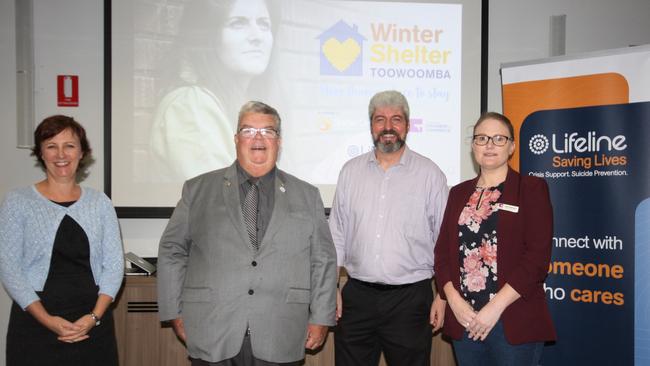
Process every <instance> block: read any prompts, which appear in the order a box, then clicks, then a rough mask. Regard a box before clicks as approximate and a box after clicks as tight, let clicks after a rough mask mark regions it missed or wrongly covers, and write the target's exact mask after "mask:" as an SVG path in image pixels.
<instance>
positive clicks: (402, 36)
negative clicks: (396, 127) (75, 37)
mask: <svg viewBox="0 0 650 366" xmlns="http://www.w3.org/2000/svg"><path fill="white" fill-rule="evenodd" d="M109 4H110V8H111V11H110V14H111V22H110V32H109V34H110V42H109V43H110V47H111V49H110V51H111V52H110V55H111V57H110V60H109V61H110V75H111V77H110V78H109V80H108V81H107V83H110V86H109V87H110V89H109V90H110V98H108V100H109V102H108V104H110V107H109V110H110V114H109V115H110V118H109V121H106V123H107V125H108V126H109V127H108V129H107V131H108V134H109V137H110V143H109V144H107V145H108V147H109V150H110V152H109V153H108V154H107V156H110V164H107V166H108V168H107V169H108V170H107V193H109V195H110V196H111V198H112V200H113V203H114V205H115V206H116V207H118V213H119V212H120V209H122V211H123V212H125V209H127V210H126V211H129V209H130V211H129V212H134V211H133V210H136V211H137V212H140V213H141V214H140V215H139V216H142V217H147V216H156V215H148V214H147V212H154V211H155V210H156V209H158V208H170V207H173V206H175V205H176V203H177V201H178V199H179V198H180V194H181V187H182V184H183V182H184V181H185V180H186V179H188V178H191V177H193V176H196V175H198V174H201V173H204V172H207V171H210V170H214V169H219V168H223V167H226V166H229V165H230V164H232V163H233V161H234V159H235V147H234V134H235V132H236V124H237V112H238V110H239V108H240V107H241V105H242V104H243V103H244V102H245V101H247V100H251V99H254V100H260V101H263V102H265V103H268V104H270V105H272V106H273V107H275V108H276V109H277V110H278V111H279V113H280V116H281V117H282V133H281V136H282V148H281V154H280V158H279V161H278V166H279V167H280V168H281V169H284V170H286V171H287V172H289V173H291V174H293V175H295V176H297V177H299V178H301V179H303V180H306V181H308V182H310V183H312V184H314V185H316V186H317V187H319V189H320V191H321V196H322V197H323V201H324V203H325V206H326V207H328V206H330V205H331V202H332V199H333V195H334V190H335V187H336V181H337V177H338V173H339V170H340V168H341V167H342V165H343V164H344V163H345V162H346V161H347V160H349V159H351V158H353V157H355V156H358V155H359V154H363V153H365V152H368V151H370V150H372V148H373V144H372V139H371V136H370V130H369V118H368V101H369V99H370V97H371V96H372V95H373V94H374V93H376V92H377V91H381V90H385V89H395V90H399V91H401V92H402V93H403V94H404V95H405V96H406V97H407V99H408V101H409V103H410V109H411V120H410V132H409V134H408V137H407V144H408V145H409V147H410V148H411V149H413V150H415V151H417V152H419V153H420V154H423V155H425V156H427V157H429V158H431V159H432V160H433V161H435V162H436V163H437V164H438V165H439V166H440V167H441V168H442V170H443V171H444V172H445V174H446V176H447V180H448V183H449V185H453V184H456V183H458V182H459V181H460V178H461V121H467V120H469V119H474V118H475V117H476V116H477V115H478V113H479V109H480V85H481V81H480V70H481V1H480V0H474V1H469V0H466V1H438V2H436V3H431V2H413V1H411V2H383V1H382V2H378V1H326V0H318V1H317V0H285V1H278V0H276V1H273V0H267V1H264V0H238V1H219V0H167V1H155V0H112V1H111V2H110V3H109ZM107 67H109V66H107ZM414 183H416V182H414ZM152 209H153V210H152ZM148 210H149V211H148ZM163 211H164V212H168V211H165V210H163ZM158 212H160V211H158ZM121 216H122V217H124V216H125V215H121ZM136 216H138V215H136Z"/></svg>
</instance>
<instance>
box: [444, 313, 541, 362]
mask: <svg viewBox="0 0 650 366" xmlns="http://www.w3.org/2000/svg"><path fill="white" fill-rule="evenodd" d="M467 335H468V333H467V331H465V332H464V333H463V338H462V339H461V340H459V341H457V340H454V352H455V353H456V361H457V362H458V365H459V366H474V365H477V366H479V365H480V366H537V365H538V364H539V360H540V358H541V357H542V349H543V348H544V342H533V343H524V344H518V345H512V344H510V343H508V341H507V340H506V337H505V334H504V332H503V323H501V321H500V320H499V321H498V322H497V324H496V325H495V326H494V328H492V331H491V332H490V334H488V336H487V338H485V340H484V341H474V340H471V339H470V338H468V337H467Z"/></svg>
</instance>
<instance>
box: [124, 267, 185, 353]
mask: <svg viewBox="0 0 650 366" xmlns="http://www.w3.org/2000/svg"><path fill="white" fill-rule="evenodd" d="M114 316H115V333H116V336H117V349H118V353H119V358H120V365H121V366H183V365H190V361H189V360H188V358H187V353H186V351H185V346H184V345H183V344H182V343H181V342H180V341H179V340H178V339H177V338H176V335H175V334H174V331H173V330H172V329H171V327H169V326H165V325H162V324H161V323H160V320H159V319H158V302H157V295H156V278H155V277H153V276H127V277H126V278H125V281H124V286H123V288H122V290H121V291H120V294H119V295H118V297H117V301H116V306H115V312H114Z"/></svg>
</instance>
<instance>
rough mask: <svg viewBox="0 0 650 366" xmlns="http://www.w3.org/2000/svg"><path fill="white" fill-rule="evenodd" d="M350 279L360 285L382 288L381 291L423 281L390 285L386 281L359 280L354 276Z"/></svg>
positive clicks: (397, 288) (409, 285)
mask: <svg viewBox="0 0 650 366" xmlns="http://www.w3.org/2000/svg"><path fill="white" fill-rule="evenodd" d="M350 281H352V282H354V283H358V284H359V285H362V286H365V287H370V288H374V289H375V290H380V291H389V290H399V289H402V288H407V287H411V286H413V285H415V284H416V283H419V282H421V281H418V282H413V283H405V284H401V285H388V284H385V283H376V282H366V281H361V280H357V279H356V278H352V277H350Z"/></svg>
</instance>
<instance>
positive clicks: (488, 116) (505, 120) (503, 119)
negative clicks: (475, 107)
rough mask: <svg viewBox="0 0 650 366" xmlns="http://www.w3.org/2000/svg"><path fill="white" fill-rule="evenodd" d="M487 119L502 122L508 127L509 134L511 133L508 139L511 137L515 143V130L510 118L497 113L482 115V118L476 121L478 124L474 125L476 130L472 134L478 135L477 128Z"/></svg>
mask: <svg viewBox="0 0 650 366" xmlns="http://www.w3.org/2000/svg"><path fill="white" fill-rule="evenodd" d="M486 119H495V120H497V121H499V122H501V123H502V124H503V125H504V126H506V128H507V129H508V132H509V133H510V136H508V137H510V138H511V139H512V141H515V129H514V127H513V126H512V122H510V119H508V117H506V116H504V115H503V114H501V113H497V112H485V113H483V114H481V117H479V119H478V121H476V123H475V124H474V130H473V132H472V134H475V133H476V128H477V127H478V126H479V125H480V124H481V123H483V121H485V120H486Z"/></svg>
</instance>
